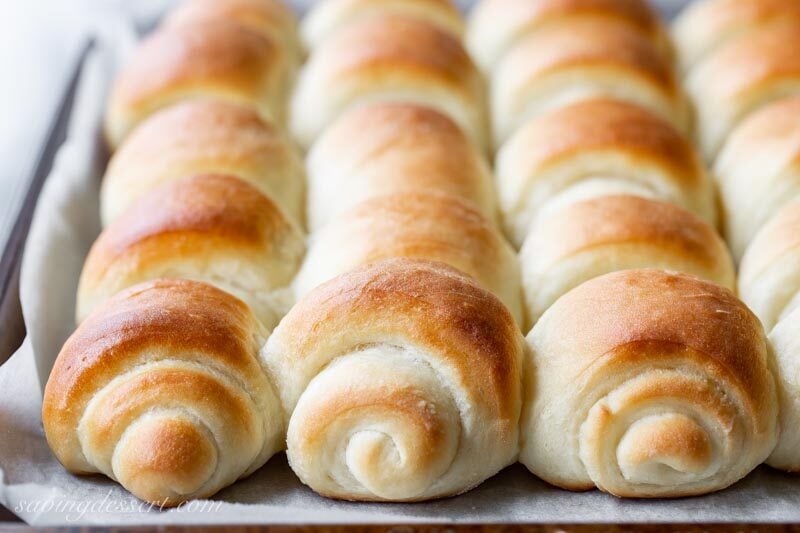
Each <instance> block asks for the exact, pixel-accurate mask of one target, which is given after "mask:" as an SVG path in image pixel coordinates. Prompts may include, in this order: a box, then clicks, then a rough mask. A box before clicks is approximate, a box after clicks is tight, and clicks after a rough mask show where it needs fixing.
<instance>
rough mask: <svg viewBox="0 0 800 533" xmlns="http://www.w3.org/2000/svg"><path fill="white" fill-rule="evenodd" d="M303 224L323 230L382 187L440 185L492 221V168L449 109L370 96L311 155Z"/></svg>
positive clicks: (403, 189) (432, 187) (425, 188)
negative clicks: (372, 100) (374, 100)
mask: <svg viewBox="0 0 800 533" xmlns="http://www.w3.org/2000/svg"><path fill="white" fill-rule="evenodd" d="M306 163H307V171H308V181H309V184H308V226H309V229H310V230H311V231H315V230H318V229H320V228H321V227H322V226H324V225H326V224H328V223H329V222H330V221H331V220H333V219H334V218H336V217H337V216H339V215H340V214H341V213H342V212H344V211H346V210H347V209H349V208H350V207H352V206H354V205H356V204H357V203H359V202H361V201H363V200H365V199H367V198H371V197H373V196H378V195H382V194H390V193H397V192H414V191H417V192H419V191H422V192H427V191H439V192H443V193H447V194H451V195H454V196H459V197H461V198H464V199H466V200H469V201H471V202H472V203H474V204H475V205H476V206H477V207H478V209H479V210H480V211H481V212H482V213H483V214H484V215H485V216H486V217H487V218H488V219H489V220H491V221H495V220H497V207H496V204H495V193H494V184H493V181H492V175H491V170H490V169H489V165H488V163H487V162H486V160H485V159H484V157H483V156H482V154H481V153H480V152H479V151H478V150H477V149H476V148H475V147H474V145H473V144H472V143H470V141H469V139H468V138H467V136H466V135H465V134H464V133H463V132H462V131H461V129H459V127H458V126H457V125H456V124H455V123H454V122H453V121H452V120H451V119H450V118H448V117H447V116H446V115H444V114H442V113H440V112H439V111H436V110H434V109H432V108H429V107H425V106H422V105H417V104H412V103H374V104H366V105H363V106H359V107H357V108H354V109H352V110H350V111H347V112H345V113H344V114H342V115H341V117H339V119H337V120H336V121H335V122H334V123H333V124H332V125H331V126H330V127H329V128H328V129H327V130H326V131H325V133H323V135H322V136H321V137H320V138H319V140H318V141H317V142H316V143H315V144H314V146H313V147H312V149H311V151H310V152H309V154H308V159H307V162H306Z"/></svg>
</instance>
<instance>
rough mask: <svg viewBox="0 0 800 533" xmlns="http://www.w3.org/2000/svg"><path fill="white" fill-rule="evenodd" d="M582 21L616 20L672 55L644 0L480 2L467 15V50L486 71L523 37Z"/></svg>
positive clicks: (507, 0) (655, 19)
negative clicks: (558, 25)
mask: <svg viewBox="0 0 800 533" xmlns="http://www.w3.org/2000/svg"><path fill="white" fill-rule="evenodd" d="M585 18H591V19H614V20H618V21H620V22H622V23H624V24H627V25H629V26H630V27H631V28H634V29H636V30H637V31H639V32H641V33H642V34H643V35H644V36H646V37H647V39H648V40H649V41H650V42H651V43H653V45H654V46H655V47H656V48H657V49H658V50H659V51H661V52H662V53H663V55H664V56H665V57H671V56H672V52H671V45H670V43H669V38H668V36H667V34H666V32H665V31H664V28H663V26H662V25H661V22H660V21H659V18H658V15H656V13H654V12H653V10H652V9H651V8H650V6H649V5H648V4H647V1H646V0H536V1H531V0H481V1H480V2H478V3H477V4H476V5H475V7H474V8H473V9H472V12H471V13H470V18H469V25H468V29H467V47H468V48H469V51H470V52H471V53H472V57H474V58H475V61H476V62H477V63H478V65H479V66H480V67H481V69H482V70H483V71H484V72H490V71H491V70H493V69H494V67H495V66H496V65H497V64H498V63H499V62H500V61H501V60H502V58H503V56H504V55H505V54H506V52H508V50H509V49H510V48H513V47H514V45H515V44H516V43H518V42H519V41H520V40H522V39H523V38H525V37H527V36H529V35H531V34H533V33H536V32H538V31H540V30H542V29H544V28H547V27H549V26H551V25H553V24H558V23H561V22H566V23H569V22H571V21H574V20H576V19H585Z"/></svg>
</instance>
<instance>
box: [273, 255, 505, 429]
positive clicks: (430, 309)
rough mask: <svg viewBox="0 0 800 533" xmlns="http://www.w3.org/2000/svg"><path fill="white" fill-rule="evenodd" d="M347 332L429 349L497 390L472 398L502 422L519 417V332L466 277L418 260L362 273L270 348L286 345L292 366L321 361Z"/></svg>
mask: <svg viewBox="0 0 800 533" xmlns="http://www.w3.org/2000/svg"><path fill="white" fill-rule="evenodd" d="M373 328H376V329H373ZM345 330H346V331H349V332H350V333H348V336H350V337H358V336H359V335H363V336H364V338H365V339H367V338H370V339H375V340H377V339H404V342H405V343H408V344H411V345H416V346H421V347H424V348H425V349H426V350H428V351H430V352H433V353H435V354H436V356H437V357H441V358H443V360H445V361H447V362H448V365H449V366H452V367H453V368H455V369H457V371H458V373H459V374H460V375H461V376H462V379H463V381H464V382H465V383H471V384H474V385H478V384H479V383H480V384H490V385H491V386H489V387H483V386H481V387H477V388H470V390H469V394H470V395H474V397H475V399H476V400H477V401H479V402H480V403H481V404H482V405H488V406H491V411H492V412H493V413H495V414H496V416H497V418H498V419H501V420H509V421H510V420H511V419H512V418H513V416H514V412H515V409H516V408H515V407H514V403H515V401H516V393H515V391H516V390H517V384H516V383H515V376H516V375H518V374H516V365H517V361H516V360H515V357H514V354H516V353H517V350H518V348H519V346H518V345H517V343H518V340H519V330H518V327H517V325H516V323H515V322H514V319H513V317H512V316H511V314H510V313H509V312H508V309H506V308H505V306H504V305H503V304H502V303H501V302H500V300H498V299H497V298H496V297H494V296H493V295H492V294H491V293H489V292H488V291H486V290H485V289H483V288H481V287H480V286H479V285H478V284H477V282H476V281H474V280H473V279H472V278H470V277H468V276H466V275H464V274H463V273H461V272H460V271H458V270H456V269H454V268H452V267H449V266H447V265H445V264H443V263H436V262H430V261H420V260H413V259H389V260H385V261H381V262H380V263H375V264H371V265H366V266H363V267H360V268H357V269H355V270H352V271H350V272H348V273H346V274H344V275H342V276H339V277H337V278H335V279H333V280H331V281H328V282H327V283H324V284H322V285H320V286H319V287H317V288H316V289H315V290H314V291H312V292H311V293H310V294H309V295H307V296H306V297H305V298H303V299H302V300H301V301H300V302H298V303H297V305H295V307H294V308H292V310H291V311H290V312H289V314H288V315H286V317H284V320H283V321H282V322H281V325H280V327H279V328H278V329H277V330H276V331H275V333H274V334H273V338H274V339H275V340H274V341H271V342H273V343H276V344H278V345H280V346H281V348H282V349H281V356H282V357H283V358H284V359H285V364H286V365H288V366H289V367H291V366H294V365H296V364H300V363H301V362H302V360H303V359H314V358H315V357H317V356H318V352H319V351H320V350H325V347H326V344H327V343H328V342H329V341H330V339H331V335H335V334H336V332H341V331H345ZM361 331H363V333H358V332H361ZM362 342H368V341H362ZM350 348H353V346H351V347H350Z"/></svg>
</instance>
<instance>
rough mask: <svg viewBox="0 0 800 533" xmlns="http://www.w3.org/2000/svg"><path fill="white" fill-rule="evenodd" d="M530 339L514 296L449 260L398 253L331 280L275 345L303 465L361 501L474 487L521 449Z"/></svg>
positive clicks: (272, 360)
mask: <svg viewBox="0 0 800 533" xmlns="http://www.w3.org/2000/svg"><path fill="white" fill-rule="evenodd" d="M523 345H524V339H523V338H522V334H521V333H520V331H519V327H518V326H517V324H516V323H515V322H514V318H513V317H512V316H511V314H510V313H509V312H508V310H507V309H506V307H505V306H504V305H503V304H502V303H501V302H500V300H498V299H497V298H496V297H495V296H493V295H492V294H491V293H490V292H488V291H486V290H485V289H482V288H481V287H480V286H478V284H477V283H476V282H475V281H474V280H473V279H472V278H470V277H468V276H466V275H464V274H462V273H460V272H459V271H457V270H455V269H453V268H451V267H448V266H446V265H444V264H442V263H434V262H427V261H415V260H410V259H394V260H387V261H382V262H379V263H374V264H372V265H369V266H365V267H363V268H359V269H356V270H354V271H351V272H349V273H347V274H345V275H343V276H340V277H338V278H335V279H333V280H331V281H329V282H328V283H325V284H324V285H322V286H320V287H317V288H316V289H315V290H314V291H312V292H311V293H309V294H308V295H306V297H305V298H303V299H302V300H301V301H300V302H298V304H297V305H296V306H295V307H294V308H292V310H291V311H290V312H289V314H288V315H286V317H285V318H284V319H283V320H282V321H281V323H280V325H279V326H278V328H277V329H276V330H275V332H274V333H273V334H272V336H271V337H270V339H269V341H268V343H267V346H266V348H265V351H264V352H263V354H264V357H265V361H266V362H267V366H268V367H269V368H270V369H273V370H274V371H275V372H276V374H275V382H277V383H281V384H282V386H281V398H282V401H283V407H284V410H285V412H286V415H287V417H289V416H291V418H290V420H289V426H288V427H289V429H288V437H287V450H288V451H287V453H288V457H289V463H290V464H291V466H292V469H293V470H294V471H295V473H296V474H297V475H298V476H299V477H300V479H301V480H302V481H303V483H305V484H306V485H308V486H310V487H311V488H312V489H314V490H315V491H316V492H318V493H320V494H322V495H324V496H328V497H333V498H342V499H348V500H374V501H418V500H428V499H431V498H438V497H443V496H449V495H453V494H459V493H461V492H464V491H467V490H469V489H470V488H472V487H474V486H476V485H478V484H479V483H481V482H482V481H484V480H485V479H487V478H488V477H490V476H492V475H493V474H495V473H496V472H498V471H499V470H500V469H502V468H503V467H505V466H506V465H508V464H510V463H512V462H513V461H514V460H515V458H516V454H517V447H518V440H517V439H518V436H519V435H518V420H519V413H520V397H521V392H520V387H521V382H520V364H521V359H522V350H523Z"/></svg>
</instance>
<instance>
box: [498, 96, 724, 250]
mask: <svg viewBox="0 0 800 533" xmlns="http://www.w3.org/2000/svg"><path fill="white" fill-rule="evenodd" d="M496 172H497V177H498V179H497V183H498V193H499V196H498V198H499V200H500V202H499V203H500V208H501V211H502V213H503V215H504V218H505V222H506V226H507V228H508V230H509V235H510V236H511V238H512V241H513V242H514V243H515V244H517V245H518V246H520V245H521V244H522V242H523V241H524V238H525V236H526V235H527V232H528V229H529V225H530V224H532V223H533V222H534V221H535V220H536V218H537V217H538V216H539V215H540V214H541V212H542V211H543V210H544V209H546V208H548V207H549V203H550V202H551V201H553V200H555V199H556V197H557V196H558V195H560V194H562V193H566V192H567V191H568V190H569V189H570V188H573V187H575V186H577V185H579V184H580V183H582V182H585V181H588V180H595V181H597V182H599V183H600V184H601V185H602V184H605V185H607V186H609V187H610V184H611V183H612V182H614V180H616V181H617V182H618V185H619V183H621V182H624V183H625V184H627V185H628V186H629V187H628V189H631V190H627V191H625V192H634V191H633V190H632V189H633V188H634V187H633V186H636V187H635V188H638V189H639V190H640V191H644V190H646V191H647V192H648V193H649V194H650V195H651V196H654V197H656V198H659V199H663V200H666V201H669V202H673V203H676V204H679V205H681V206H683V207H685V208H686V209H688V210H690V211H692V212H693V213H696V214H698V215H700V216H701V217H702V218H703V219H705V220H706V221H708V222H711V223H714V222H715V218H716V216H715V215H716V214H715V205H714V199H713V189H712V184H711V181H710V180H709V179H708V177H707V175H706V170H705V167H704V165H703V163H702V161H701V159H700V157H699V155H698V154H697V152H696V151H695V149H694V147H693V146H692V145H691V143H689V141H688V140H687V139H686V138H685V137H684V136H682V135H681V134H680V133H679V132H678V131H677V130H676V129H675V128H674V127H672V126H671V125H670V124H669V123H667V122H665V121H664V120H662V119H660V118H659V117H658V116H656V115H654V114H653V113H651V112H649V111H646V110H645V109H643V108H641V107H639V106H636V105H633V104H628V103H624V102H618V101H614V100H611V99H593V100H587V101H583V102H578V103H574V104H572V105H569V106H566V107H562V108H560V109H556V110H554V111H551V112H548V113H546V114H544V115H542V116H540V117H539V118H536V119H533V120H531V121H529V122H528V123H526V124H525V125H524V126H523V127H521V128H520V129H519V130H518V131H517V133H516V134H515V135H514V136H513V137H512V138H511V139H510V140H509V141H508V142H507V143H506V144H505V145H504V146H503V148H502V150H501V151H500V152H499V153H498V156H497V162H496ZM618 191H619V188H618V189H617V193H619V192H618Z"/></svg>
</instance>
